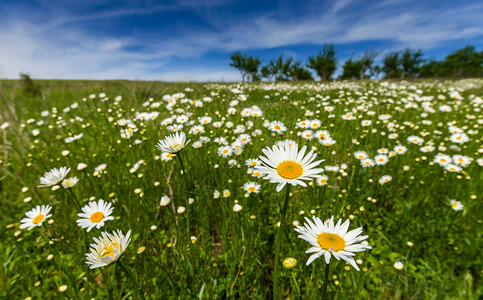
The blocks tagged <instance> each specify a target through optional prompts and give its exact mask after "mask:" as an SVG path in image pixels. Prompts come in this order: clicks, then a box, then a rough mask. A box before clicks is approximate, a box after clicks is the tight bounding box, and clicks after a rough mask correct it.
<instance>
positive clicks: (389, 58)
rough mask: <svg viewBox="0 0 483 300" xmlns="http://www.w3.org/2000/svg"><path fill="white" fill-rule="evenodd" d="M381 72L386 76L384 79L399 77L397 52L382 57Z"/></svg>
mask: <svg viewBox="0 0 483 300" xmlns="http://www.w3.org/2000/svg"><path fill="white" fill-rule="evenodd" d="M383 64H384V65H383V67H382V70H383V71H384V73H385V74H386V78H398V77H399V76H400V75H401V71H400V69H399V52H397V51H394V52H389V53H388V54H386V56H384V62H383Z"/></svg>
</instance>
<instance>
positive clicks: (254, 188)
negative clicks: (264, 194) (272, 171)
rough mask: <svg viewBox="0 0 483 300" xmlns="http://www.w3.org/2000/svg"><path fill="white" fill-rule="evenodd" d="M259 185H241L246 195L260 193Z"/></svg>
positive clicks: (254, 183)
mask: <svg viewBox="0 0 483 300" xmlns="http://www.w3.org/2000/svg"><path fill="white" fill-rule="evenodd" d="M260 187H261V185H260V184H258V183H256V182H252V181H251V182H247V183H245V184H244V185H243V189H244V190H245V191H247V192H248V193H255V194H258V192H260Z"/></svg>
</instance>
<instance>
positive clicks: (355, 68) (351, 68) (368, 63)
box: [340, 49, 379, 79]
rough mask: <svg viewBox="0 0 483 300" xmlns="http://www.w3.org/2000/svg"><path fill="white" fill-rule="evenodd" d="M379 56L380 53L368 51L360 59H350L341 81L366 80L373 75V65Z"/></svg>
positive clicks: (344, 68) (345, 66)
mask: <svg viewBox="0 0 483 300" xmlns="http://www.w3.org/2000/svg"><path fill="white" fill-rule="evenodd" d="M378 55H379V52H378V51H375V50H372V49H370V50H366V51H365V52H364V55H363V56H362V57H361V58H359V59H354V58H350V59H348V60H347V61H346V62H345V64H344V66H343V67H342V68H343V71H342V75H341V76H340V79H365V78H366V77H370V76H371V74H372V64H373V63H374V60H375V59H376V57H377V56H378Z"/></svg>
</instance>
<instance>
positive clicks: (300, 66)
mask: <svg viewBox="0 0 483 300" xmlns="http://www.w3.org/2000/svg"><path fill="white" fill-rule="evenodd" d="M380 54H381V51H376V50H372V49H371V50H366V51H365V52H364V54H362V55H359V56H358V57H351V58H350V59H348V60H347V61H345V62H344V65H343V66H342V74H341V75H340V76H338V78H336V79H340V80H343V79H368V78H380V76H381V75H382V76H383V78H389V79H408V78H463V77H482V76H483V51H480V52H478V51H476V49H475V47H474V46H466V47H464V48H462V49H458V50H456V51H454V52H452V53H450V54H449V55H448V56H446V58H445V59H444V60H441V61H437V60H433V59H424V58H423V51H422V50H420V49H411V48H406V49H404V50H401V51H392V52H388V53H386V54H385V55H384V57H383V59H382V64H381V65H379V64H375V60H376V58H377V57H378V56H379V55H380ZM230 58H231V63H230V66H232V67H234V68H236V69H238V70H239V71H240V75H241V77H242V81H261V80H262V79H265V80H268V81H273V80H275V81H301V80H305V81H309V80H314V77H313V75H312V72H311V71H310V70H312V71H313V72H314V73H315V74H317V76H318V77H319V78H320V80H322V81H327V80H332V79H335V78H333V76H334V73H335V71H336V70H337V65H338V58H337V53H336V50H335V48H334V45H333V44H325V45H324V47H323V48H322V49H321V50H320V51H319V53H317V54H316V55H313V56H309V57H308V60H307V63H305V64H304V63H303V62H302V61H300V60H294V59H293V58H292V57H289V58H285V57H284V56H283V55H280V56H279V57H278V58H275V59H272V60H270V61H269V62H268V64H266V65H263V66H262V60H261V59H260V58H258V57H256V56H252V55H248V54H244V53H242V52H240V51H235V52H233V53H232V54H231V56H230Z"/></svg>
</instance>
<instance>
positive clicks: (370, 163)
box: [361, 158, 374, 168]
mask: <svg viewBox="0 0 483 300" xmlns="http://www.w3.org/2000/svg"><path fill="white" fill-rule="evenodd" d="M361 165H362V166H363V167H365V168H367V167H372V166H374V161H373V160H372V159H370V158H364V159H362V160H361Z"/></svg>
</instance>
